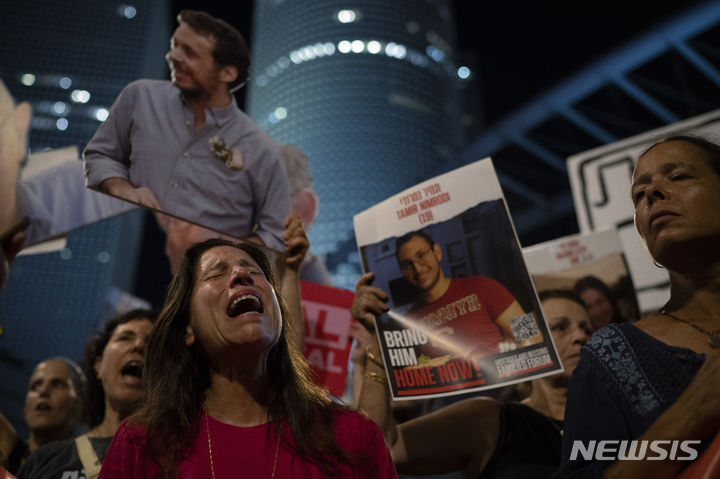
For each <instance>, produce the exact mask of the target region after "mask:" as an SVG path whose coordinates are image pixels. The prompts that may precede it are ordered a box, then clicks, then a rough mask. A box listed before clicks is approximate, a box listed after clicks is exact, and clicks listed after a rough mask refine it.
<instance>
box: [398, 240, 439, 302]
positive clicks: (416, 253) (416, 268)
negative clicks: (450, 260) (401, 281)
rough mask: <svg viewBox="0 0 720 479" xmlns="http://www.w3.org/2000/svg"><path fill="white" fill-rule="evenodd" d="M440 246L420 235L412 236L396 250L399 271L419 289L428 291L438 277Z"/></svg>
mask: <svg viewBox="0 0 720 479" xmlns="http://www.w3.org/2000/svg"><path fill="white" fill-rule="evenodd" d="M441 259H442V252H441V251H440V247H439V246H438V245H437V244H435V245H434V246H430V244H429V243H428V242H427V241H426V240H425V239H424V238H421V237H420V236H413V237H412V238H410V240H409V241H407V242H405V243H404V244H403V245H402V246H400V249H398V251H397V261H398V266H399V267H400V271H401V272H402V275H403V276H404V277H405V279H406V280H408V282H409V283H410V284H412V285H413V286H414V287H416V288H418V289H420V290H421V291H429V290H430V289H432V287H433V286H435V284H436V283H437V282H438V280H439V279H440V274H441V269H440V260H441Z"/></svg>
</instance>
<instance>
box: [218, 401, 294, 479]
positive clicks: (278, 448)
mask: <svg viewBox="0 0 720 479" xmlns="http://www.w3.org/2000/svg"><path fill="white" fill-rule="evenodd" d="M206 403H207V399H206ZM204 409H205V432H206V433H207V439H208V453H209V454H210V475H211V476H212V479H215V464H214V463H213V453H212V441H210V422H209V421H208V412H207V407H205V408H204ZM279 452H280V435H279V434H278V438H277V443H276V444H275V459H273V468H272V475H271V476H270V478H271V479H275V469H276V468H277V461H278V453H279Z"/></svg>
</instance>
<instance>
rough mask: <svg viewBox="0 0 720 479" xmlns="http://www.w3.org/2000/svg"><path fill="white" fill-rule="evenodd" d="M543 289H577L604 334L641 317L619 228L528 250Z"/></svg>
mask: <svg viewBox="0 0 720 479" xmlns="http://www.w3.org/2000/svg"><path fill="white" fill-rule="evenodd" d="M523 256H524V257H525V264H527V267H528V270H529V271H530V274H531V276H532V279H533V283H534V284H535V288H536V289H537V290H538V291H544V290H549V289H561V290H569V291H573V292H574V293H575V294H576V295H577V296H578V297H579V298H580V300H581V301H582V302H583V304H584V305H585V310H586V311H587V314H588V316H589V318H590V322H591V323H592V329H593V330H598V329H600V328H602V327H604V326H607V325H608V324H610V323H624V322H633V321H635V320H636V319H638V318H639V315H640V312H639V309H638V302H637V296H636V295H635V288H634V286H633V282H632V278H631V277H630V270H629V269H628V265H627V261H626V259H625V253H624V251H623V245H622V241H621V240H620V235H619V234H618V232H617V231H616V230H614V229H605V230H598V231H595V232H592V233H587V234H577V235H570V236H565V237H563V238H558V239H555V240H552V241H547V242H545V243H540V244H537V245H534V246H530V247H528V248H523Z"/></svg>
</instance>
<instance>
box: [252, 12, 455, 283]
mask: <svg viewBox="0 0 720 479" xmlns="http://www.w3.org/2000/svg"><path fill="white" fill-rule="evenodd" d="M252 31H253V38H252V42H251V44H252V49H253V52H252V53H253V67H252V68H253V70H252V76H251V83H250V84H249V85H248V92H247V100H246V101H247V110H248V113H249V114H250V115H251V116H252V117H253V119H254V120H255V121H256V122H257V123H258V124H259V125H260V127H261V128H263V129H264V130H265V131H267V132H268V133H269V134H270V135H271V136H272V137H274V138H275V139H276V140H277V141H278V142H279V143H293V144H296V145H298V146H299V147H300V148H301V149H302V150H303V151H304V152H305V153H306V154H307V155H308V158H309V162H310V169H311V171H312V174H313V177H314V180H315V189H316V191H317V193H318V196H319V197H320V213H319V217H318V219H317V220H316V223H315V225H314V226H313V228H312V230H311V231H310V240H311V244H312V249H313V251H314V252H315V253H317V254H321V255H325V257H326V262H327V264H328V267H329V268H330V270H331V273H333V276H334V279H335V282H336V283H337V284H338V285H341V286H346V287H352V286H353V284H354V281H355V279H356V278H357V273H358V271H359V266H358V262H357V261H356V260H355V256H356V255H355V252H356V248H355V242H354V235H353V228H352V215H353V214H355V213H357V212H359V211H362V210H363V209H365V208H367V207H369V206H371V205H373V204H375V203H377V202H379V201H381V200H384V199H385V198H387V197H388V196H391V195H393V194H395V193H397V192H399V191H401V190H402V189H404V188H406V187H408V186H411V185H412V184H415V183H417V182H418V181H420V180H424V179H426V178H427V175H428V173H429V172H430V171H432V169H433V168H435V167H437V166H438V165H439V164H441V163H442V162H443V161H445V160H447V159H448V158H450V157H451V156H452V155H454V154H455V153H456V152H457V148H459V147H460V146H461V135H462V134H461V129H460V119H459V117H460V113H459V101H458V98H459V90H458V82H459V81H461V80H460V79H459V78H458V65H457V64H456V62H455V50H454V43H455V31H454V26H453V15H452V11H451V9H450V8H449V6H448V3H447V2H443V1H432V0H397V1H392V2H388V1H386V0H357V1H354V2H351V3H348V2H340V1H338V0H313V1H307V2H290V1H283V0H262V1H258V2H256V4H255V12H254V24H253V29H252Z"/></svg>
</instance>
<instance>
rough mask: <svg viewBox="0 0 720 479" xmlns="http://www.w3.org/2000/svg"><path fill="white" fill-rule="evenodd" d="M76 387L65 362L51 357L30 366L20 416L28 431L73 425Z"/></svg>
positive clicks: (76, 402)
mask: <svg viewBox="0 0 720 479" xmlns="http://www.w3.org/2000/svg"><path fill="white" fill-rule="evenodd" d="M78 393H79V391H78V390H77V387H76V385H75V384H74V383H73V381H72V378H71V376H70V371H68V365H67V364H65V363H64V362H62V361H59V360H54V359H50V360H47V361H43V362H41V363H40V364H38V365H37V366H36V367H35V369H34V370H33V373H32V376H31V377H30V382H29V384H28V390H27V394H26V395H25V406H24V408H23V416H25V422H26V423H27V426H28V429H30V430H31V431H41V430H50V429H53V430H61V429H73V428H74V427H75V424H76V423H77V420H78V413H79V407H78V406H79V398H78Z"/></svg>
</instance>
